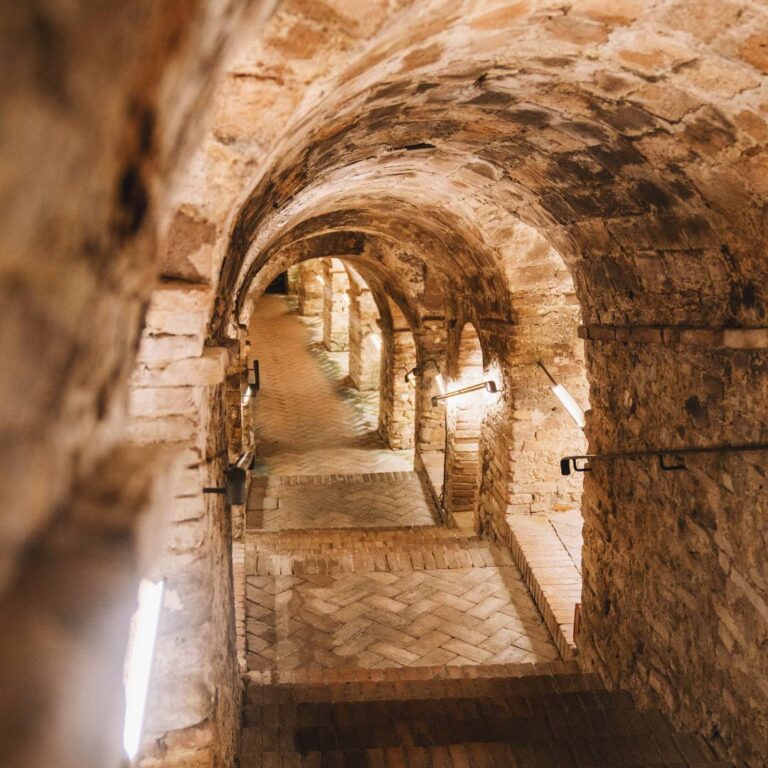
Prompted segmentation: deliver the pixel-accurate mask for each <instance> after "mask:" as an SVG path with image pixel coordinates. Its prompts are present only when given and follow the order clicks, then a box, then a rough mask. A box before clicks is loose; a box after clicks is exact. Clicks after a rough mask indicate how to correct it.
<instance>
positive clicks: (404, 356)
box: [379, 319, 418, 450]
mask: <svg viewBox="0 0 768 768" xmlns="http://www.w3.org/2000/svg"><path fill="white" fill-rule="evenodd" d="M400 322H404V319H403V320H400V321H399V322H398V321H395V323H396V325H395V327H394V328H384V327H383V328H382V334H383V337H384V344H385V347H384V348H385V353H386V354H385V361H386V364H385V366H384V368H383V370H382V387H381V398H380V401H379V435H381V438H382V439H383V440H384V441H385V442H386V443H387V445H388V446H389V447H390V448H392V449H393V450H401V449H404V448H413V446H414V442H415V424H416V386H417V382H418V380H417V381H414V382H413V383H412V384H411V383H408V382H406V381H405V374H406V373H407V372H408V371H410V370H412V369H413V368H414V367H416V343H415V341H414V338H413V333H412V332H411V329H410V328H409V327H402V326H400V327H398V325H399V323H400Z"/></svg>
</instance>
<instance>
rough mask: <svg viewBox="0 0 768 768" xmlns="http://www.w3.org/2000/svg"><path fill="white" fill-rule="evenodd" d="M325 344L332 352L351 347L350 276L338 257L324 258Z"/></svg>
mask: <svg viewBox="0 0 768 768" xmlns="http://www.w3.org/2000/svg"><path fill="white" fill-rule="evenodd" d="M323 280H324V282H325V285H324V286H323V291H324V294H323V344H324V345H325V348H326V349H327V350H329V351H330V352H343V351H345V350H346V349H348V348H349V294H348V289H349V276H348V275H347V270H346V269H344V265H343V264H342V263H341V262H340V261H339V260H338V259H323Z"/></svg>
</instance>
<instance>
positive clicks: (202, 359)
mask: <svg viewBox="0 0 768 768" xmlns="http://www.w3.org/2000/svg"><path fill="white" fill-rule="evenodd" d="M212 298H213V296H212V291H211V289H210V288H208V287H205V286H190V285H189V284H182V283H176V284H174V283H168V284H165V285H164V286H163V287H161V288H159V289H158V290H157V291H155V293H154V294H153V297H152V304H151V307H150V311H149V313H148V316H147V325H146V328H145V331H144V334H143V337H142V343H141V347H140V349H139V356H138V364H137V368H136V370H135V372H134V375H133V379H132V389H131V397H130V416H131V419H130V423H129V433H130V436H131V438H132V439H133V441H134V442H135V443H139V444H142V445H158V444H159V445H163V446H166V447H167V448H169V449H173V450H174V451H175V452H176V453H177V454H179V456H180V458H181V467H182V468H181V470H180V471H179V473H178V474H177V475H176V477H175V480H174V482H173V499H172V502H171V503H170V504H169V506H168V510H167V511H168V516H169V529H168V535H167V536H166V537H165V541H166V545H165V550H164V552H163V554H162V555H161V557H160V558H159V560H158V561H157V562H156V563H155V564H154V566H153V568H152V572H151V573H150V574H147V575H150V576H151V577H152V578H163V579H164V580H165V598H164V604H163V610H162V614H161V619H160V629H159V637H158V641H157V649H156V663H155V667H154V672H153V678H152V682H151V687H150V694H149V699H148V704H147V714H146V722H145V742H144V745H143V759H142V761H141V765H142V766H143V768H161V767H165V766H168V767H169V768H170V766H177V765H180V764H185V765H187V764H188V765H209V764H231V761H232V760H233V759H234V756H235V754H236V751H237V740H238V738H239V736H238V732H239V710H240V682H239V676H238V670H237V663H236V658H235V651H234V649H235V637H234V612H233V594H232V566H231V522H230V518H229V510H228V509H227V508H226V507H225V505H224V501H223V497H222V496H220V495H208V494H203V492H202V491H203V488H204V487H206V486H221V485H222V484H223V478H224V470H225V468H226V465H227V462H228V445H227V421H228V420H227V399H226V378H225V377H226V370H227V366H228V365H229V351H228V350H224V349H221V348H216V349H212V348H204V347H203V341H204V338H205V334H206V319H207V316H208V312H209V311H210V305H211V302H212Z"/></svg>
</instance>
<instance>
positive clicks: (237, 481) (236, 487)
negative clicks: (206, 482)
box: [203, 451, 254, 504]
mask: <svg viewBox="0 0 768 768" xmlns="http://www.w3.org/2000/svg"><path fill="white" fill-rule="evenodd" d="M253 458H254V453H253V451H245V453H241V454H240V456H239V457H238V459H237V461H236V462H235V463H234V464H230V465H229V467H227V469H226V471H225V473H224V477H225V485H224V486H222V487H220V488H218V487H217V488H203V493H220V494H222V495H225V496H226V497H227V499H226V501H227V504H245V481H246V479H247V477H248V470H249V469H251V466H252V465H253Z"/></svg>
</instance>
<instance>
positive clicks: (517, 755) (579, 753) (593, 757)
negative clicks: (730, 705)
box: [240, 736, 730, 768]
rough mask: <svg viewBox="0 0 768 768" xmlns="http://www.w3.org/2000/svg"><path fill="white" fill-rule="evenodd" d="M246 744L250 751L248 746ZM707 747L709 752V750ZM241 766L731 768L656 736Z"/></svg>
mask: <svg viewBox="0 0 768 768" xmlns="http://www.w3.org/2000/svg"><path fill="white" fill-rule="evenodd" d="M247 746H249V745H247V744H246V743H244V747H247ZM704 749H706V748H704ZM240 765H241V768H256V766H260V767H261V766H263V767H264V768H294V767H295V768H394V767H395V766H397V768H496V766H498V768H705V766H706V768H730V765H729V764H728V763H725V762H722V761H718V760H716V759H715V758H713V757H711V756H710V755H707V754H706V752H705V751H704V750H702V749H701V748H700V746H699V744H698V743H696V742H687V741H685V740H681V741H676V740H674V739H669V740H661V739H657V738H655V737H622V738H617V739H598V738H587V739H580V740H578V741H574V742H569V741H567V740H564V739H554V740H546V741H545V740H536V739H525V737H524V736H518V737H516V738H513V739H509V740H504V741H497V742H476V741H467V742H462V743H454V744H446V745H430V746H416V745H413V746H411V745H400V746H397V747H389V748H381V747H379V748H372V749H367V750H363V749H350V750H327V751H326V750H323V751H321V750H317V751H311V752H308V753H306V754H302V753H300V752H297V751H290V752H286V751H279V750H265V751H261V752H259V751H253V752H251V751H249V750H248V749H247V748H244V750H243V753H242V756H241V762H240Z"/></svg>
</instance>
